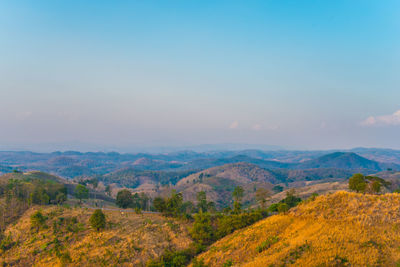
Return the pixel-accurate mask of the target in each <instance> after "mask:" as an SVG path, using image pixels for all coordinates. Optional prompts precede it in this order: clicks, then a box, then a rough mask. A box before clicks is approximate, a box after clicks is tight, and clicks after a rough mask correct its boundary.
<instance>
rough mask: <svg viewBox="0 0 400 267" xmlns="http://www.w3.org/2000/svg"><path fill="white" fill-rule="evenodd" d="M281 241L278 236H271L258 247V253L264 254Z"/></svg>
mask: <svg viewBox="0 0 400 267" xmlns="http://www.w3.org/2000/svg"><path fill="white" fill-rule="evenodd" d="M278 241H279V238H278V237H277V236H271V237H268V239H267V240H265V241H263V242H262V243H261V244H260V245H259V246H258V247H257V252H258V253H260V252H263V251H264V250H266V249H268V248H269V247H270V246H272V245H273V244H275V243H276V242H278Z"/></svg>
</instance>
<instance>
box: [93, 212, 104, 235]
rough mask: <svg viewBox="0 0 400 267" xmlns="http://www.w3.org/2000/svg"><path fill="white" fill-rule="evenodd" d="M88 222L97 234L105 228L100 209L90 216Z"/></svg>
mask: <svg viewBox="0 0 400 267" xmlns="http://www.w3.org/2000/svg"><path fill="white" fill-rule="evenodd" d="M89 222H90V226H91V227H92V228H93V229H95V230H96V231H97V232H98V231H100V230H101V229H104V228H105V227H106V216H105V215H104V213H103V212H102V211H101V210H100V209H97V210H95V211H94V212H93V214H92V216H90V219H89Z"/></svg>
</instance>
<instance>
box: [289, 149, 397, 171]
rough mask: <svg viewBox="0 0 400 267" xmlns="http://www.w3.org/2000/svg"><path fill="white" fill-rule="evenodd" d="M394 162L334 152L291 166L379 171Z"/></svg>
mask: <svg viewBox="0 0 400 267" xmlns="http://www.w3.org/2000/svg"><path fill="white" fill-rule="evenodd" d="M394 166H395V164H386V163H380V162H377V161H373V160H369V159H366V158H364V157H361V156H359V155H357V154H356V153H353V152H335V153H331V154H327V155H324V156H321V157H318V158H316V159H311V160H308V161H305V162H302V163H300V164H296V165H294V166H292V167H291V168H295V169H315V168H336V169H345V170H354V171H357V170H358V171H381V170H383V169H385V168H390V167H394Z"/></svg>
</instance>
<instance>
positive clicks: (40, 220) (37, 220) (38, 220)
mask: <svg viewBox="0 0 400 267" xmlns="http://www.w3.org/2000/svg"><path fill="white" fill-rule="evenodd" d="M46 220H47V217H46V216H44V215H43V214H42V213H41V212H40V211H39V210H38V211H36V212H35V213H34V214H32V215H31V226H32V228H36V231H39V230H40V228H43V227H44V226H45V225H46Z"/></svg>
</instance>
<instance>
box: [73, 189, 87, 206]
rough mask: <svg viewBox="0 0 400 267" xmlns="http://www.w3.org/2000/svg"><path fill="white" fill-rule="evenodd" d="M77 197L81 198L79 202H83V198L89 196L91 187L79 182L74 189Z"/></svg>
mask: <svg viewBox="0 0 400 267" xmlns="http://www.w3.org/2000/svg"><path fill="white" fill-rule="evenodd" d="M74 194H75V197H76V198H77V199H79V204H81V203H82V199H87V198H89V189H87V188H86V186H84V185H81V184H78V185H77V186H76V187H75V190H74Z"/></svg>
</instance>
